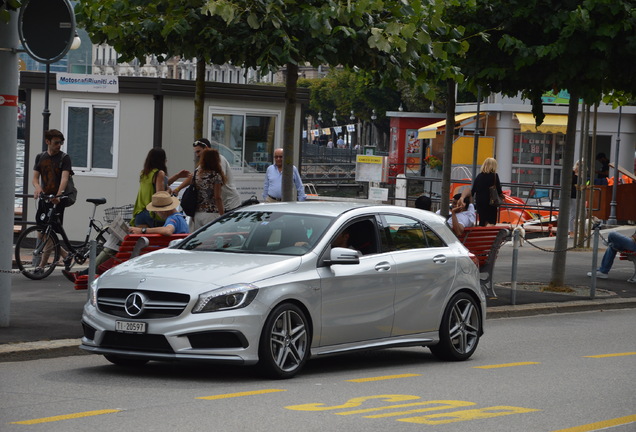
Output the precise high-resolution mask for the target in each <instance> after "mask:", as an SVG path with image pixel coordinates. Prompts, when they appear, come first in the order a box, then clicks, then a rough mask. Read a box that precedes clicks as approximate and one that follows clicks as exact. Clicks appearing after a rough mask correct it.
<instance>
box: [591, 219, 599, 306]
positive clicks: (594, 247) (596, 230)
mask: <svg viewBox="0 0 636 432" xmlns="http://www.w3.org/2000/svg"><path fill="white" fill-rule="evenodd" d="M600 235H601V226H600V224H596V225H595V226H594V242H593V245H592V285H590V299H592V300H594V297H595V296H596V262H597V261H598V238H599V237H600Z"/></svg>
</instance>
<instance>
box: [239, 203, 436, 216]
mask: <svg viewBox="0 0 636 432" xmlns="http://www.w3.org/2000/svg"><path fill="white" fill-rule="evenodd" d="M355 210H361V211H362V212H363V213H367V212H376V213H397V214H404V215H411V216H414V217H417V218H419V219H431V217H432V218H433V219H437V218H439V216H437V215H435V214H434V213H431V212H426V211H424V210H420V209H416V208H412V207H402V206H396V205H390V204H376V203H362V202H344V201H302V202H297V201H296V202H279V203H261V204H256V205H252V206H249V207H243V208H241V209H238V210H237V211H273V212H284V213H297V214H315V215H320V216H329V217H338V216H341V215H343V214H345V213H348V212H354V211H355ZM355 213H357V212H355Z"/></svg>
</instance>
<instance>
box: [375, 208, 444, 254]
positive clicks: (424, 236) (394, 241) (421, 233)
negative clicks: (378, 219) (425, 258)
mask: <svg viewBox="0 0 636 432" xmlns="http://www.w3.org/2000/svg"><path fill="white" fill-rule="evenodd" d="M384 221H385V229H384V232H385V233H386V235H387V237H388V238H389V250H391V251H400V250H409V249H421V248H430V247H441V246H444V242H443V241H442V239H440V238H439V236H438V235H437V234H436V233H435V232H433V231H432V230H431V229H430V228H429V227H428V226H426V225H422V224H421V223H420V222H419V221H417V220H415V219H411V218H407V217H404V216H396V215H385V216H384Z"/></svg>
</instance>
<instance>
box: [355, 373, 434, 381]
mask: <svg viewBox="0 0 636 432" xmlns="http://www.w3.org/2000/svg"><path fill="white" fill-rule="evenodd" d="M418 376H422V374H402V375H384V376H378V377H371V378H357V379H350V380H347V382H356V383H362V382H371V381H383V380H390V379H397V378H412V377H418Z"/></svg>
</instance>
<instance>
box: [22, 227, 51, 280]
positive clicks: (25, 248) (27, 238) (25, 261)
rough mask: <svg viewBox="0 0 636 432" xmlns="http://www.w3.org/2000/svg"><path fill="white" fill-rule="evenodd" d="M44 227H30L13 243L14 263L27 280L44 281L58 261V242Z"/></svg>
mask: <svg viewBox="0 0 636 432" xmlns="http://www.w3.org/2000/svg"><path fill="white" fill-rule="evenodd" d="M45 231H46V227H39V226H32V227H29V228H27V229H26V230H24V231H22V234H20V237H18V241H17V242H16V243H15V262H16V264H17V266H18V269H20V271H21V272H22V274H23V275H25V276H26V277H28V278H29V279H35V280H39V279H44V278H45V277H47V276H48V275H50V274H51V273H52V272H53V270H54V269H55V265H56V263H57V262H58V260H59V259H60V242H59V240H58V238H57V235H55V233H54V232H52V231H51V232H50V233H48V234H47V233H46V232H45Z"/></svg>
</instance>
